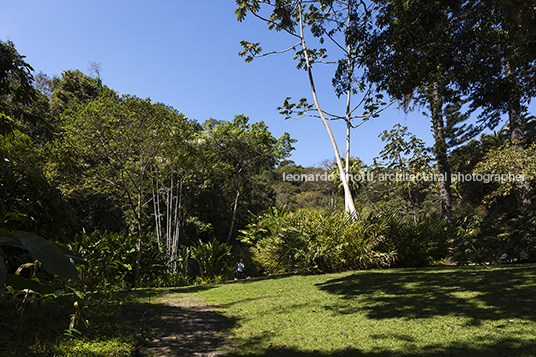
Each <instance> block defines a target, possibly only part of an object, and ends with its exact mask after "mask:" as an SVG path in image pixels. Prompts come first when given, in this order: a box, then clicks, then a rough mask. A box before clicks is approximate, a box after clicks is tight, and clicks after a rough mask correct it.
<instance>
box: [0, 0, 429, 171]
mask: <svg viewBox="0 0 536 357" xmlns="http://www.w3.org/2000/svg"><path fill="white" fill-rule="evenodd" d="M234 9H235V2H234V0H195V1H192V0H189V1H186V0H174V1H172V0H158V1H139V0H128V1H126V0H105V1H103V0H92V1H89V0H76V1H68V0H63V1H59V0H48V1H42V0H17V1H13V0H0V12H1V14H2V15H1V21H0V39H2V40H4V41H5V40H6V39H11V40H12V41H13V42H14V43H15V46H16V48H17V50H18V51H19V53H21V54H23V55H25V56H26V57H27V58H26V59H27V61H28V63H30V64H31V65H32V66H33V68H34V69H35V71H36V72H39V71H42V72H44V73H46V74H48V75H61V72H62V71H64V70H67V69H80V70H82V71H83V72H85V73H89V71H88V70H87V68H88V66H89V63H90V62H97V63H101V77H102V79H103V81H104V83H105V84H106V85H108V86H109V87H110V88H112V89H114V90H116V91H118V92H119V93H122V94H132V95H136V96H139V97H143V98H146V97H150V98H151V99H152V100H153V101H158V102H163V103H166V104H168V105H171V106H173V107H174V108H176V109H177V110H179V111H180V112H181V113H183V114H184V115H186V116H187V117H188V118H191V119H196V120H197V121H199V122H201V123H202V122H204V121H205V120H207V119H209V118H215V119H219V120H232V118H233V117H234V115H235V114H240V113H243V114H245V115H247V116H249V118H250V121H252V122H254V121H261V120H262V121H264V122H265V123H266V124H267V125H268V127H269V129H270V130H271V131H272V133H273V134H274V136H277V137H279V136H280V135H282V134H283V133H284V132H288V133H290V135H291V137H293V138H295V139H297V140H298V142H297V143H296V144H295V147H296V150H295V151H293V154H292V157H291V159H292V160H294V161H295V162H296V163H297V164H301V165H304V166H312V165H318V164H319V163H320V162H321V161H322V160H324V159H333V158H334V154H333V149H332V147H331V144H330V142H329V139H328V136H327V133H326V130H325V129H324V126H323V125H322V123H321V122H320V119H313V118H305V119H300V120H285V119H284V117H283V116H282V115H280V114H279V113H278V111H277V110H276V107H278V106H280V105H281V104H282V103H283V100H284V99H285V98H286V97H288V96H290V97H293V98H295V99H296V100H297V99H299V98H302V97H307V98H309V101H310V102H312V99H311V95H310V89H309V84H308V78H307V75H306V72H304V71H300V70H297V69H296V67H295V62H294V61H293V60H292V57H293V54H290V53H287V54H282V55H272V56H268V57H263V58H258V59H256V60H254V61H253V62H252V63H245V61H244V58H242V57H239V56H238V52H239V51H240V50H241V47H240V41H241V40H248V41H250V42H261V45H262V47H263V48H264V49H265V50H279V49H283V48H286V47H285V46H287V47H288V46H290V45H292V44H293V40H292V39H290V38H289V37H288V36H286V35H285V34H283V33H276V32H273V31H268V30H267V28H266V25H265V24H264V23H262V22H261V21H260V20H257V19H255V18H253V17H249V18H247V19H246V21H244V22H242V23H239V22H237V20H236V16H235V15H234ZM328 54H329V53H328ZM333 55H334V56H333V57H332V58H336V56H335V53H334V54H333ZM333 71H334V67H329V66H323V67H318V68H316V69H315V76H316V85H317V89H318V92H319V96H320V100H321V105H323V106H324V108H325V109H326V110H328V111H331V112H336V113H344V108H345V99H340V100H338V99H337V97H336V96H335V95H334V93H333V89H332V87H331V76H332V74H333ZM355 101H356V102H357V98H356V99H355ZM397 122H400V123H402V124H403V125H406V126H408V127H409V129H410V131H411V132H413V133H414V134H416V135H417V136H418V137H420V138H422V139H423V140H425V141H426V142H427V143H429V144H431V143H432V133H431V126H430V122H429V119H428V118H426V117H425V116H423V115H420V114H419V113H418V112H415V113H410V114H408V115H406V114H405V113H403V112H402V111H399V110H397V109H395V108H393V109H389V110H387V111H386V112H384V113H383V114H382V115H381V116H380V118H377V119H374V120H371V121H369V122H367V123H365V124H364V125H362V126H361V127H359V128H358V129H354V130H353V132H352V139H351V145H352V149H351V150H352V152H351V153H352V156H357V157H360V158H361V159H362V160H363V161H365V163H367V164H370V163H371V162H372V158H374V157H375V156H378V153H379V152H380V151H381V149H382V147H383V143H382V142H381V140H380V139H379V138H378V135H379V134H380V133H381V132H382V131H383V130H384V129H390V128H392V126H393V125H394V124H395V123H397ZM332 129H333V131H334V133H335V136H336V139H337V141H338V145H339V150H341V154H343V153H344V139H345V127H344V124H343V123H332Z"/></svg>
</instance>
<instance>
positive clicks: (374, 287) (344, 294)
mask: <svg viewBox="0 0 536 357" xmlns="http://www.w3.org/2000/svg"><path fill="white" fill-rule="evenodd" d="M317 286H318V287H319V289H320V290H323V291H326V292H328V293H330V294H334V295H338V296H340V297H341V298H342V300H343V301H346V302H347V304H341V300H338V303H337V304H336V305H332V306H325V308H326V309H329V310H331V311H333V312H336V313H340V314H353V313H358V312H360V313H363V312H364V313H365V314H366V316H367V317H368V318H370V319H389V318H431V317H435V316H447V315H454V316H460V317H467V318H470V319H472V324H475V325H477V324H479V321H481V320H501V319H505V320H509V319H514V318H522V319H529V320H532V321H536V308H535V305H534V303H535V302H536V266H534V265H518V266H494V267H486V266H484V267H440V268H429V269H389V270H382V271H366V272H356V273H355V274H352V275H348V276H345V277H342V278H338V279H332V280H329V281H326V282H324V283H322V284H318V285H317Z"/></svg>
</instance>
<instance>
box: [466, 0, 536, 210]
mask: <svg viewBox="0 0 536 357" xmlns="http://www.w3.org/2000/svg"><path fill="white" fill-rule="evenodd" d="M497 3H499V5H500V6H498V5H497V4H496V3H495V2H494V1H485V0H481V1H475V2H467V3H466V4H465V5H464V8H463V9H462V10H463V11H462V13H463V14H464V15H465V16H464V21H463V22H460V36H459V43H460V46H461V48H463V51H460V52H459V56H458V57H457V58H456V65H457V66H458V67H463V68H464V69H465V71H463V72H460V76H459V77H458V78H457V81H458V83H459V85H460V87H462V88H464V89H467V90H468V92H469V98H470V100H471V107H472V109H474V110H476V109H480V110H481V111H482V114H481V115H480V122H481V126H482V127H488V128H495V127H496V126H497V125H498V124H499V122H500V120H501V118H502V115H503V114H507V116H508V122H509V129H510V140H511V142H512V143H513V145H514V146H515V147H516V149H517V150H520V151H521V150H523V149H524V134H523V126H524V125H525V123H524V122H523V119H522V118H523V114H524V113H525V112H526V110H527V103H528V102H529V101H530V100H531V98H533V97H534V95H536V75H535V74H536V52H535V50H534V48H535V47H536V34H535V33H530V32H527V31H526V30H524V27H523V26H522V24H520V21H521V22H523V21H524V20H523V19H524V17H523V16H522V15H521V13H522V12H523V11H524V10H522V7H523V4H522V3H521V2H518V1H497ZM506 3H509V4H510V5H513V6H514V7H513V8H508V7H506V6H505V5H506ZM532 12H534V9H532ZM513 13H518V15H519V16H513ZM516 195H517V198H518V204H519V206H525V207H526V206H530V205H531V204H532V198H531V195H530V186H529V184H528V182H523V183H518V184H517V186H516Z"/></svg>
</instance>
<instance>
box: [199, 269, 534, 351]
mask: <svg viewBox="0 0 536 357" xmlns="http://www.w3.org/2000/svg"><path fill="white" fill-rule="evenodd" d="M196 295H197V296H199V297H201V298H203V299H205V300H207V301H209V302H211V303H215V304H217V305H219V306H220V309H221V310H220V311H222V312H223V314H224V315H225V316H226V317H228V318H229V321H230V324H231V326H230V328H229V332H230V333H231V334H232V335H233V338H232V342H234V343H236V344H238V346H239V348H238V349H237V350H236V351H235V352H233V354H236V355H254V356H315V355H325V356H408V355H418V356H536V267H535V266H534V265H519V266H477V267H475V266H471V267H437V268H427V269H395V270H393V269H391V270H374V271H361V272H348V273H342V274H331V275H318V276H300V275H292V276H271V277H266V278H258V279H251V280H243V281H238V282H231V283H225V284H220V285H210V286H207V287H206V290H203V291H199V292H197V293H196Z"/></svg>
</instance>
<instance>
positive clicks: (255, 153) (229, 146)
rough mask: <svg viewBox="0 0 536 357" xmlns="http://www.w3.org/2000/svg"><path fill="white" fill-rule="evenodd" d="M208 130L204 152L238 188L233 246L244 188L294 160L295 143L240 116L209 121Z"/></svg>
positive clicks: (203, 134)
mask: <svg viewBox="0 0 536 357" xmlns="http://www.w3.org/2000/svg"><path fill="white" fill-rule="evenodd" d="M204 129H205V130H204V131H203V132H201V133H200V134H201V135H200V137H199V139H200V140H201V141H200V145H201V148H207V149H209V150H210V154H211V155H213V156H214V157H213V158H212V159H210V161H209V162H211V164H212V165H218V166H219V170H220V171H221V172H227V173H228V174H229V176H228V177H229V179H230V180H231V181H232V185H233V186H234V192H235V195H234V200H233V201H232V209H231V217H230V224H229V231H228V234H227V240H226V243H227V244H231V241H232V238H233V234H234V233H235V221H236V214H237V210H238V204H239V202H240V201H239V199H240V195H241V194H242V189H243V187H244V185H245V184H246V182H247V181H250V180H251V178H252V177H253V176H255V175H258V174H260V173H261V171H262V170H270V169H273V168H274V167H275V166H277V165H278V163H279V162H280V161H281V160H283V159H285V158H286V157H288V156H290V151H291V150H293V149H294V148H293V147H292V143H293V142H295V140H294V139H291V138H290V135H289V134H288V133H285V134H284V135H283V136H281V137H280V138H278V139H277V138H275V137H273V136H272V134H271V133H270V131H269V130H268V127H267V126H266V124H264V123H263V122H262V121H260V122H256V123H253V124H249V118H248V117H247V116H244V115H236V116H235V118H234V120H233V121H232V122H227V121H216V120H209V121H207V122H206V123H205V125H204Z"/></svg>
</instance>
